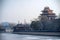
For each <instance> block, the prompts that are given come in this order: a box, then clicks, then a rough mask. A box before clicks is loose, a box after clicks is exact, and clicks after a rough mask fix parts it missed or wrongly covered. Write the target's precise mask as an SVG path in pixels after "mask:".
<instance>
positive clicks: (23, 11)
mask: <svg viewBox="0 0 60 40" xmlns="http://www.w3.org/2000/svg"><path fill="white" fill-rule="evenodd" d="M45 6H49V7H50V8H51V9H52V10H54V13H56V15H58V14H59V11H60V9H59V7H60V4H59V0H3V1H2V14H1V15H2V16H1V22H14V23H17V22H18V20H19V21H20V22H22V23H24V19H25V20H26V22H27V23H30V21H31V20H33V19H34V18H37V17H38V16H39V15H40V13H41V10H43V8H44V7H45Z"/></svg>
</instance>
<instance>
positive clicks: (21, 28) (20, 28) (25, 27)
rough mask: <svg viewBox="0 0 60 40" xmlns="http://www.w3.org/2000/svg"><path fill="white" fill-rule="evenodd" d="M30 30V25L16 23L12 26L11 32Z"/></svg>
mask: <svg viewBox="0 0 60 40" xmlns="http://www.w3.org/2000/svg"><path fill="white" fill-rule="evenodd" d="M28 31H30V25H28V24H27V25H24V24H17V25H16V26H14V27H13V32H28Z"/></svg>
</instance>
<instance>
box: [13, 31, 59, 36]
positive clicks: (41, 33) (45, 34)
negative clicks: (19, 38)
mask: <svg viewBox="0 0 60 40" xmlns="http://www.w3.org/2000/svg"><path fill="white" fill-rule="evenodd" d="M13 33H15V34H26V35H42V36H59V37H60V32H13Z"/></svg>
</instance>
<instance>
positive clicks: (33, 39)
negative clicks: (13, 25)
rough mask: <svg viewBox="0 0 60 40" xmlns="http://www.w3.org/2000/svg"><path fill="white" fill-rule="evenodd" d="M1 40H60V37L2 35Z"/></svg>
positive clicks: (0, 35)
mask: <svg viewBox="0 0 60 40" xmlns="http://www.w3.org/2000/svg"><path fill="white" fill-rule="evenodd" d="M0 40H60V37H55V36H37V35H21V34H11V33H1V34H0Z"/></svg>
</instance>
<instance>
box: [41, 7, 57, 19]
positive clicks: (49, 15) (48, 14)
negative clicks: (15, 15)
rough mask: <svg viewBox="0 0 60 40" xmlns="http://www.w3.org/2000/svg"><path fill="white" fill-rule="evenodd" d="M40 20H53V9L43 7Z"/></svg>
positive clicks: (54, 16)
mask: <svg viewBox="0 0 60 40" xmlns="http://www.w3.org/2000/svg"><path fill="white" fill-rule="evenodd" d="M40 15H41V20H44V19H48V20H54V19H55V18H56V15H55V13H53V10H51V9H50V8H49V7H44V9H43V10H42V14H40Z"/></svg>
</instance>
